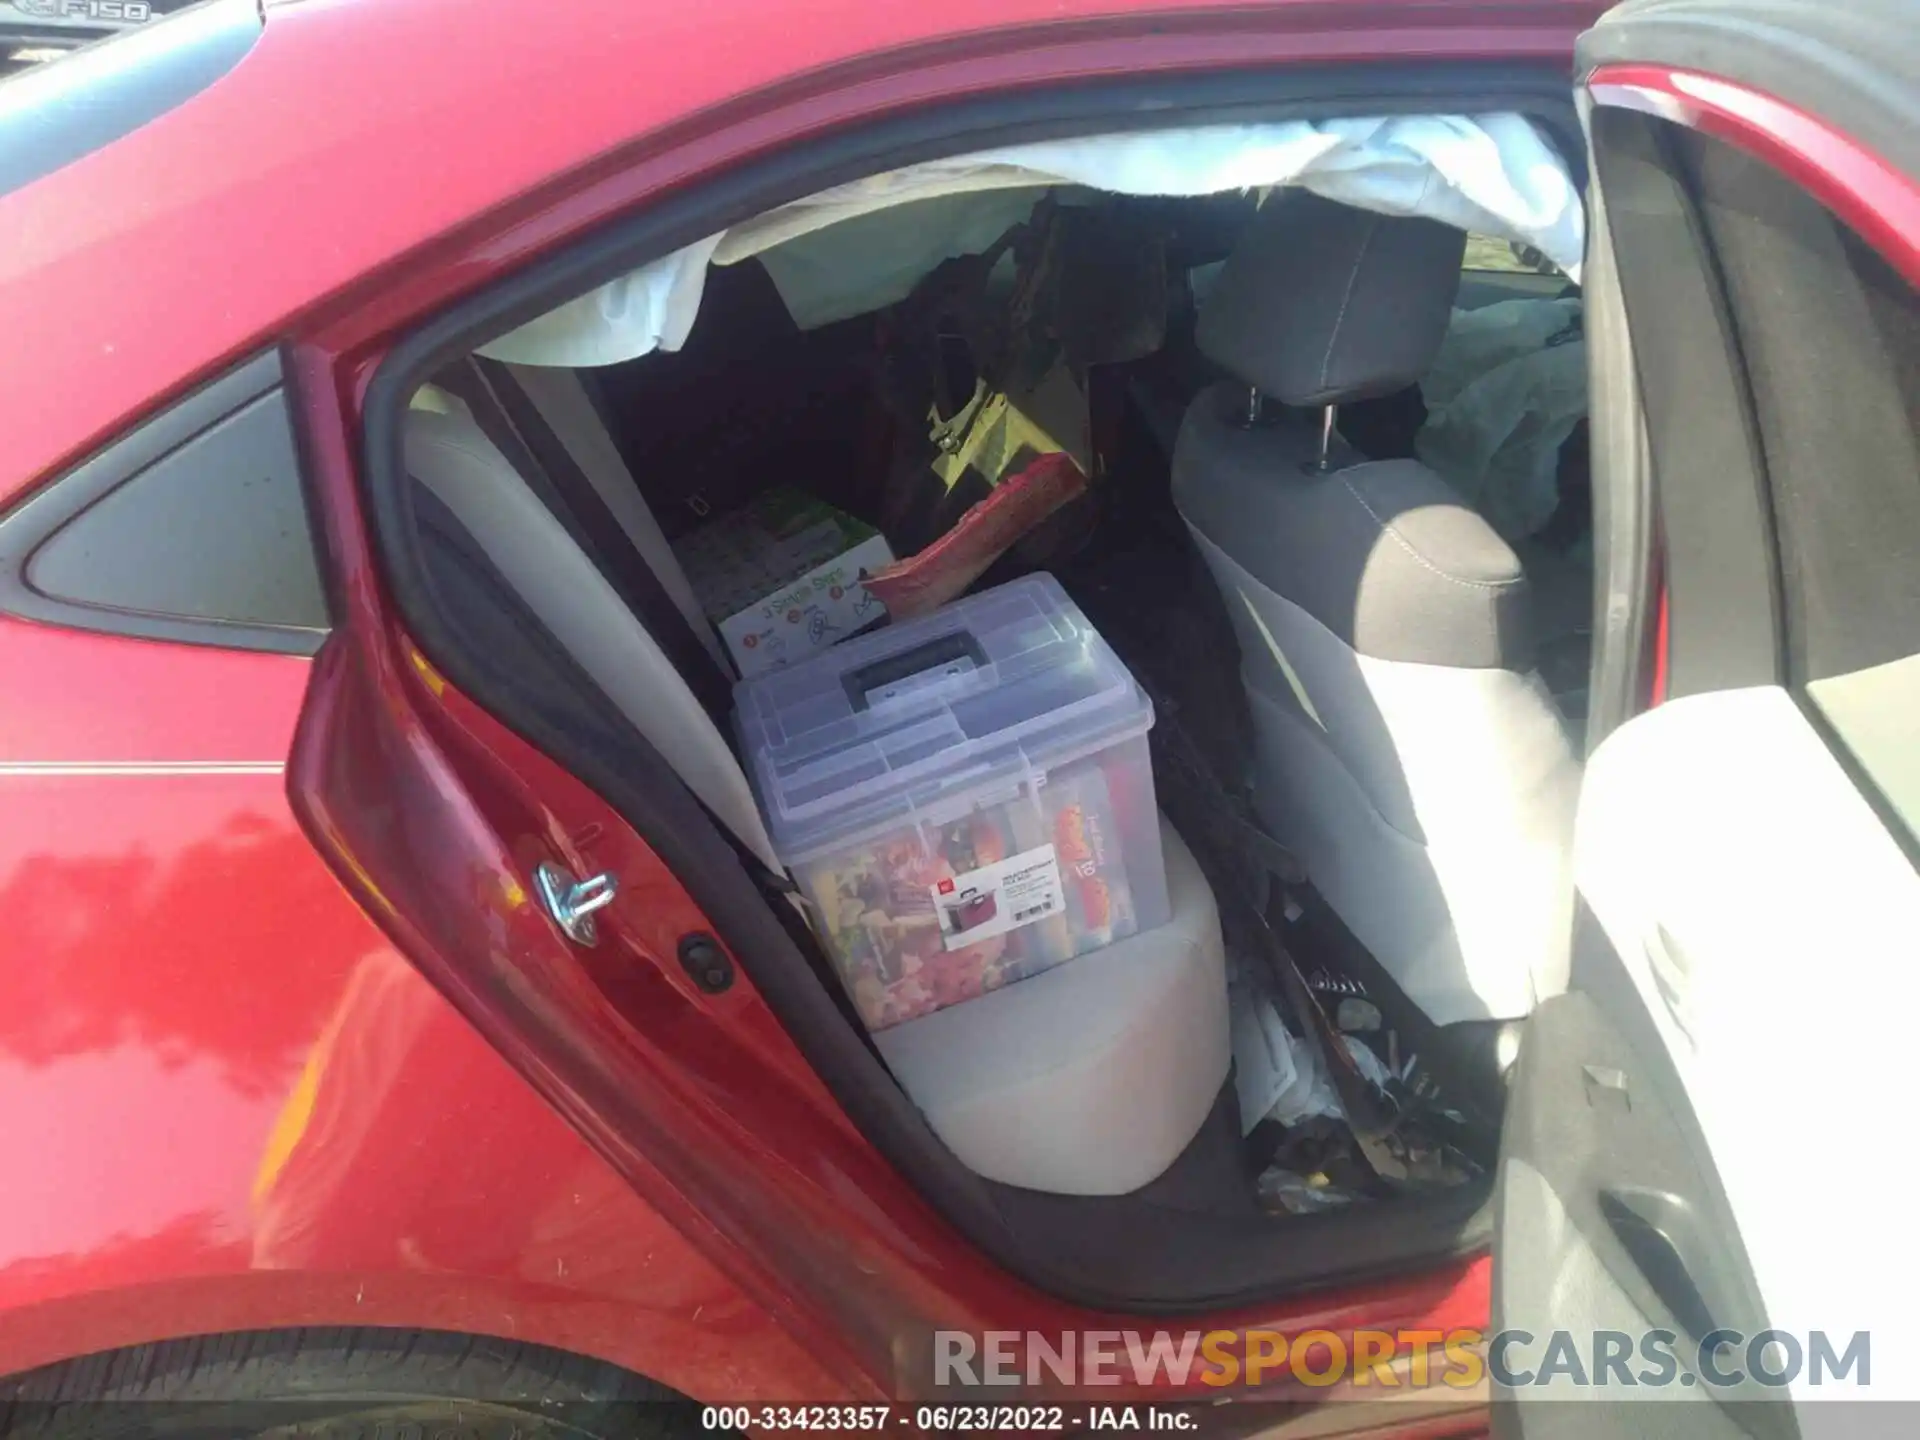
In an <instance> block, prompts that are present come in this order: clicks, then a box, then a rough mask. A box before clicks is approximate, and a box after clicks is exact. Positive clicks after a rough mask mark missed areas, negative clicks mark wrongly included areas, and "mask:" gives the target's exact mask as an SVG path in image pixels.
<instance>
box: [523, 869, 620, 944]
mask: <svg viewBox="0 0 1920 1440" xmlns="http://www.w3.org/2000/svg"><path fill="white" fill-rule="evenodd" d="M533 888H534V891H535V893H537V894H538V895H539V896H540V903H541V905H542V906H544V907H545V909H546V912H547V914H549V915H551V916H552V917H553V923H554V924H556V925H558V926H559V927H560V929H561V930H562V931H564V932H565V934H566V937H567V938H568V939H569V940H571V941H573V943H574V944H576V945H595V944H598V943H599V940H600V931H599V927H598V926H596V925H595V924H594V922H593V912H594V911H596V910H601V909H604V908H605V907H607V906H608V905H611V904H612V903H613V897H614V894H615V893H616V891H617V890H618V889H619V886H618V884H617V883H616V881H615V880H614V878H613V872H612V871H610V870H602V871H601V872H600V873H599V874H598V875H589V876H588V877H587V878H586V879H584V880H579V879H576V878H575V877H574V874H573V872H572V871H571V870H569V869H567V868H566V867H565V866H564V865H556V864H554V863H553V862H552V861H551V860H543V861H541V862H540V864H539V865H537V866H535V867H534V871H533Z"/></svg>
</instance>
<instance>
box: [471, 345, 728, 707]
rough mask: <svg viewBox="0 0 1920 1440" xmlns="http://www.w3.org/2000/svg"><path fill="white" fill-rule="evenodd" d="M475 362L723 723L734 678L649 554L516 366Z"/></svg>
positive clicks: (617, 581)
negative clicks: (668, 588)
mask: <svg viewBox="0 0 1920 1440" xmlns="http://www.w3.org/2000/svg"><path fill="white" fill-rule="evenodd" d="M472 364H473V370H474V374H475V377H476V378H477V380H478V381H479V387H478V388H480V389H481V390H483V391H484V392H485V399H484V400H483V402H482V403H483V404H484V405H485V406H487V407H490V408H492V409H493V410H494V411H495V412H496V414H497V415H498V416H499V417H501V418H502V419H504V421H505V423H506V425H507V426H508V427H509V428H510V429H511V430H512V431H513V433H514V434H515V435H516V436H517V437H518V438H519V440H520V442H521V448H522V449H523V451H524V452H526V453H527V454H529V455H530V456H531V458H532V460H533V463H534V466H535V468H536V469H537V470H538V472H539V474H540V475H541V476H542V477H543V478H544V479H545V481H546V482H547V486H548V487H549V488H550V490H551V492H552V494H553V495H554V496H556V497H557V498H558V501H559V505H560V508H561V510H562V511H563V512H564V514H565V516H566V517H568V518H570V519H571V521H572V524H571V525H570V527H569V528H570V529H571V530H572V532H573V533H574V535H575V538H576V539H578V540H579V541H580V542H581V545H582V548H583V549H585V550H586V552H587V554H588V556H589V557H590V558H591V559H592V560H593V562H594V564H595V565H596V566H598V567H599V570H600V573H601V574H603V575H605V576H606V577H607V579H608V581H609V582H610V583H611V584H612V585H613V587H614V589H616V590H617V591H619V592H620V597H621V598H622V599H623V600H625V601H626V602H627V604H628V606H629V607H630V608H631V609H632V610H633V612H634V614H635V615H636V616H637V617H638V618H639V620H640V623H641V624H642V625H644V626H646V628H647V633H648V634H650V635H652V636H653V638H654V641H655V643H656V644H658V645H659V646H660V648H661V650H662V651H664V652H665V654H666V656H667V659H668V660H669V661H671V662H672V664H673V667H674V669H676V670H678V671H679V672H680V675H681V677H682V678H683V679H684V680H685V681H686V682H687V687H688V688H689V689H690V690H692V691H693V693H694V697H695V698H696V699H698V700H699V702H700V704H701V706H702V708H704V709H705V710H706V712H707V713H708V714H709V715H710V716H712V717H713V719H714V722H715V723H716V724H718V725H721V726H723V727H724V726H725V725H726V723H727V718H728V716H729V715H730V714H731V712H732V709H733V681H732V677H730V676H729V675H727V674H726V672H725V671H723V670H722V669H721V668H720V665H719V663H718V662H717V661H715V659H714V658H713V652H712V651H711V650H709V649H708V648H707V647H706V646H705V645H703V644H701V643H700V637H699V636H698V635H697V634H695V633H694V630H693V627H692V626H691V625H690V624H689V623H688V622H687V617H686V614H685V613H684V612H683V611H682V610H681V609H680V607H679V606H678V605H676V604H675V603H674V601H673V597H672V596H671V595H669V594H668V593H667V591H666V587H665V586H663V585H662V584H661V583H660V579H659V577H658V576H657V575H655V574H654V573H653V567H652V566H650V565H648V564H647V562H646V558H645V557H644V556H643V555H641V554H640V552H639V551H638V550H636V549H635V548H634V547H633V544H632V542H631V541H629V540H628V539H627V534H626V531H625V530H623V529H622V528H621V526H620V522H619V519H618V518H617V517H616V516H615V515H614V513H613V512H612V511H611V510H609V509H608V508H607V503H606V501H605V500H603V499H601V498H600V493H599V491H597V490H596V489H594V486H593V482H592V481H590V480H589V479H588V478H587V476H586V474H585V472H584V471H582V470H581V469H580V467H579V465H578V464H577V463H576V462H575V460H574V458H573V456H572V454H571V453H570V452H569V451H568V450H567V447H566V446H565V445H564V444H563V443H562V442H561V440H560V437H559V436H558V435H556V434H555V433H554V431H553V427H552V426H550V425H549V424H548V423H547V421H546V417H545V416H543V415H541V413H540V411H539V409H538V408H537V407H536V406H535V405H534V403H533V401H532V400H531V399H530V398H529V397H528V395H527V393H526V391H524V390H523V389H521V388H520V384H519V382H518V381H517V380H515V379H514V377H513V375H512V372H511V371H509V370H508V369H507V368H506V367H505V366H504V365H502V364H500V362H498V361H495V360H482V359H478V358H476V359H475V360H474V361H473V362H472ZM456 393H458V392H456ZM462 398H463V399H465V398H467V397H466V396H464V395H463V396H462ZM468 403H469V405H472V403H473V402H472V401H471V400H469V402H468ZM474 418H475V419H476V420H477V421H479V422H480V424H481V426H482V428H485V427H486V425H487V419H486V417H485V416H484V415H483V414H482V412H481V410H480V409H479V408H475V410H474ZM489 438H491V436H489ZM550 508H551V504H550Z"/></svg>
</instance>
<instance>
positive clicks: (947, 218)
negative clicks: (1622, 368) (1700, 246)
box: [481, 115, 1585, 366]
mask: <svg viewBox="0 0 1920 1440" xmlns="http://www.w3.org/2000/svg"><path fill="white" fill-rule="evenodd" d="M1057 185H1069V186H1082V187H1085V188H1087V189H1092V190H1100V191H1106V192H1108V193H1111V194H1117V195H1166V196H1183V195H1188V196H1190V195H1214V194H1220V193H1223V192H1227V191H1235V190H1245V189H1253V188H1260V187H1265V186H1270V185H1301V186H1304V187H1305V188H1307V189H1309V190H1312V191H1314V192H1315V193H1317V194H1320V195H1324V196H1326V197H1327V198H1328V199H1330V200H1338V201H1341V202H1343V203H1345V204H1348V205H1354V206H1357V207H1359V208H1360V209H1363V210H1373V211H1378V212H1380V213H1382V214H1388V215H1424V216H1427V217H1428V218H1430V219H1434V220H1440V221H1442V222H1444V223H1446V224H1449V225H1454V226H1457V227H1459V228H1460V229H1462V230H1472V231H1477V232H1479V233H1481V234H1485V235H1494V236H1498V237H1501V238H1503V239H1509V240H1519V241H1523V242H1525V243H1526V244H1529V245H1533V246H1535V247H1537V248H1538V249H1539V250H1540V251H1541V253H1542V254H1544V255H1546V256H1547V257H1548V258H1549V259H1551V260H1553V261H1554V263H1555V264H1557V265H1559V266H1560V267H1561V268H1562V269H1565V270H1566V271H1568V273H1570V274H1577V273H1578V270H1579V265H1580V258H1581V255H1582V253H1583V251H1584V249H1585V217H1584V212H1583V211H1582V209H1581V204H1580V194H1579V191H1578V190H1577V189H1576V188H1575V186H1574V184H1573V180H1572V177H1571V176H1569V175H1568V173H1567V167H1566V163H1565V162H1564V161H1563V160H1562V159H1561V158H1560V155H1559V153H1558V152H1557V151H1556V150H1554V149H1553V147H1552V146H1551V145H1549V144H1547V142H1546V141H1545V139H1544V138H1542V136H1541V135H1540V133H1539V132H1538V131H1537V130H1536V129H1535V128H1534V127H1533V125H1532V124H1531V123H1530V122H1529V121H1527V120H1526V119H1524V118H1523V117H1521V116H1519V115H1481V116H1476V117H1469V116H1461V115H1419V116H1396V117H1391V118H1385V119H1378V118H1376V119H1364V120H1287V121H1277V122H1273V123H1269V124H1259V125H1204V126H1196V127H1192V128H1188V129H1182V130H1161V131H1153V132H1145V133H1140V134H1128V135H1101V136H1094V137H1090V138H1086V139H1080V140H1053V141H1045V142H1042V143H1040V144H1037V145H1014V146H1008V147H1006V148H1004V149H998V150H987V151H982V152H980V153H978V154H974V155H964V156H959V157H957V158H954V159H949V160H931V161H927V162H925V163H923V164H919V165H909V166H907V167H905V168H904V169H900V170H892V171H888V172H886V173H884V174H881V175H875V176H871V177H869V178H867V179H865V180H858V181H855V182H853V183H851V184H848V185H840V186H836V187H835V188H833V189H831V190H827V191H823V192H822V193H821V194H818V195H814V196H811V197H809V198H807V199H805V200H798V201H795V202H794V203H792V204H790V205H783V206H781V207H780V208H779V209H777V210H771V211H768V212H767V213H766V214H764V215H760V216H756V217H755V218H754V219H752V220H748V221H745V222H743V223H741V224H739V225H736V226H734V227H733V228H732V229H730V230H727V231H725V232H723V233H721V234H719V235H710V236H708V237H707V238H706V239H704V240H701V241H698V242H696V243H694V244H692V245H689V246H687V247H686V248H684V249H682V250H676V251H675V252H673V253H672V254H671V255H666V256H662V257H661V258H660V259H658V260H656V261H654V262H653V263H652V264H650V265H645V266H642V267H641V268H640V269H638V270H636V271H634V272H633V273H632V274H630V275H626V276H622V277H621V278H620V279H618V280H615V281H612V282H610V283H609V284H606V285H603V286H601V287H600V288H599V289H597V290H594V291H591V292H589V293H588V294H586V295H583V296H581V297H579V298H578V299H576V300H572V301H569V302H568V303H567V304H565V305H562V306H560V307H559V308H558V309H556V310H553V311H551V312H549V313H548V314H546V315H543V316H541V317H540V318H539V319H537V320H534V321H531V322H529V323H528V324H526V325H523V326H522V327H520V329H518V330H515V331H513V332H512V333H511V334H508V335H505V336H502V337H501V338H500V339H498V340H495V341H493V342H492V343H491V344H488V345H484V346H482V347H481V353H482V354H484V355H490V356H492V357H494V358H495V359H499V360H510V361H515V362H517V363H519V364H523V365H576V366H583V365H612V364H617V363H619V362H620V361H623V360H631V359H634V358H636V357H638V356H641V355H645V354H646V353H647V352H648V351H650V350H656V349H659V350H678V349H679V348H680V347H681V345H683V344H684V343H685V342H686V338H687V334H688V332H689V331H690V330H691V329H692V328H693V321H694V317H695V315H697V314H698V313H699V309H700V296H701V292H702V290H703V288H704V287H705V284H706V274H707V266H708V264H709V263H712V264H716V265H731V264H734V263H736V262H738V261H741V260H745V259H747V258H748V257H750V256H753V255H760V256H761V257H762V263H764V264H765V265H766V267H767V270H768V273H769V274H771V275H772V277H773V281H774V284H775V286H776V287H777V288H778V289H779V290H780V293H781V298H782V299H784V300H785V301H786V303H787V307H788V309H789V310H790V311H791V312H792V313H793V316H794V319H795V321H796V323H798V324H800V325H801V326H802V327H809V326H813V325H820V324H826V323H828V322H829V321H832V320H837V319H842V318H845V317H846V316H849V315H858V314H862V313H864V312H866V311H869V310H875V309H878V308H879V307H881V306H883V305H890V304H892V303H893V302H895V301H897V300H900V299H903V298H905V296H906V295H907V294H908V293H909V292H910V291H911V290H912V289H913V287H914V285H916V284H917V283H918V282H919V280H920V279H921V277H922V276H924V275H926V274H927V273H928V272H929V271H931V270H932V269H933V268H934V267H935V266H936V265H938V264H939V263H940V262H941V261H942V260H944V259H946V258H948V257H949V256H952V255H961V254H970V253H977V252H979V251H981V250H984V249H985V248H987V246H989V245H991V244H992V243H993V241H994V240H995V239H997V238H998V237H999V235H1000V234H1001V233H1002V232H1004V231H1005V230H1006V229H1007V227H1008V226H1010V225H1012V224H1014V223H1016V222H1017V221H1018V220H1020V219H1022V218H1024V217H1025V215H1026V214H1027V213H1029V212H1030V210H1031V208H1032V205H1033V203H1034V201H1035V200H1037V199H1038V198H1039V195H1040V193H1041V192H1042V191H1043V190H1044V189H1046V188H1049V187H1052V186H1057ZM936 200H938V201H941V202H942V203H939V204H922V203H916V202H925V201H936ZM878 211H889V212H891V214H890V215H889V216H888V217H887V218H888V219H889V220H892V221H894V222H896V223H895V224H892V225H889V224H886V223H884V222H883V221H882V220H881V219H880V218H879V217H877V216H876V215H875V212H878ZM862 216H875V218H874V219H873V220H872V221H870V222H868V223H866V224H863V225H861V226H860V227H858V228H857V229H856V228H855V227H851V226H846V227H842V228H839V229H836V230H835V231H834V232H833V233H832V234H817V233H816V232H821V231H824V230H825V229H826V228H827V227H828V226H841V222H844V221H849V220H854V219H856V218H858V217H862Z"/></svg>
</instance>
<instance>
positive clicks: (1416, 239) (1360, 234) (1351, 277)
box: [1195, 189, 1467, 405]
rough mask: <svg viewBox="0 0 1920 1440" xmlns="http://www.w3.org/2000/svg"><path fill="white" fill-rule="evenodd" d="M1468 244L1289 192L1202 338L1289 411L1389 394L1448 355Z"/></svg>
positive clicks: (1259, 220) (1218, 297)
mask: <svg viewBox="0 0 1920 1440" xmlns="http://www.w3.org/2000/svg"><path fill="white" fill-rule="evenodd" d="M1466 243H1467V237H1466V234H1465V233H1464V232H1463V231H1460V230H1456V229H1454V228H1453V227H1452V226H1451V225H1442V224H1441V223H1440V222H1439V221H1437V220H1424V219H1418V218H1414V217H1410V216H1397V215H1377V214H1375V213H1373V212H1372V211H1369V210H1356V209H1354V208H1353V207H1352V206H1351V205H1342V204H1339V203H1338V202H1336V201H1333V200H1325V199H1322V198H1321V197H1320V196H1318V195H1315V194H1313V193H1312V192H1310V191H1306V190H1298V189H1288V190H1277V191H1275V192H1274V193H1273V194H1271V195H1270V196H1268V198H1267V201H1266V203H1265V204H1264V205H1262V206H1261V207H1260V209H1259V212H1258V213H1257V214H1256V215H1255V216H1254V218H1253V222H1252V224H1251V225H1249V226H1248V227H1247V231H1246V233H1245V234H1244V235H1242V236H1241V237H1240V242H1239V244H1237V245H1236V246H1235V247H1234V250H1233V253H1232V254H1231V255H1230V256H1228V257H1227V263H1226V265H1225V266H1224V267H1222V269H1221V271H1220V275H1219V278H1218V279H1216V280H1215V281H1214V285H1213V290H1212V293H1210V294H1209V295H1208V296H1207V299H1206V303H1205V305H1204V306H1203V307H1202V309H1201V311H1200V321H1199V326H1198V330H1197V332H1196V336H1195V338H1196V339H1197V340H1198V342H1199V345H1200V349H1201V352H1202V353H1203V354H1205V355H1206V356H1207V358H1208V359H1210V360H1212V361H1213V362H1214V363H1215V364H1217V365H1221V366H1223V367H1225V369H1226V370H1227V372H1228V373H1229V374H1231V375H1232V376H1233V377H1234V378H1235V379H1238V380H1242V381H1245V382H1246V383H1247V384H1248V385H1251V386H1252V387H1253V388H1254V389H1256V390H1258V391H1259V392H1260V393H1261V394H1262V395H1266V396H1270V397H1271V398H1273V399H1275V400H1278V401H1280V402H1281V403H1282V404H1283V405H1333V404H1339V403H1342V402H1344V401H1348V400H1365V399H1367V398H1368V397H1370V396H1374V395H1385V394H1388V393H1390V392H1392V391H1395V390H1399V389H1401V388H1403V387H1404V386H1407V385H1410V384H1412V383H1413V382H1414V381H1416V380H1418V379H1419V378H1420V377H1421V376H1422V375H1423V374H1425V373H1426V371H1427V368H1428V367H1429V366H1430V365H1431V364H1432V363H1433V358H1434V356H1435V355H1436V354H1437V353H1438V352H1439V349H1440V342H1441V340H1442V339H1443V338H1444V337H1445V335H1446V332H1447V320H1448V318H1449V315H1450V314H1451V311H1452V307H1453V296H1454V292H1455V291H1456V290H1457V289H1458V288H1459V284H1460V261H1461V257H1462V255H1463V254H1464V252H1465V249H1466Z"/></svg>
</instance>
